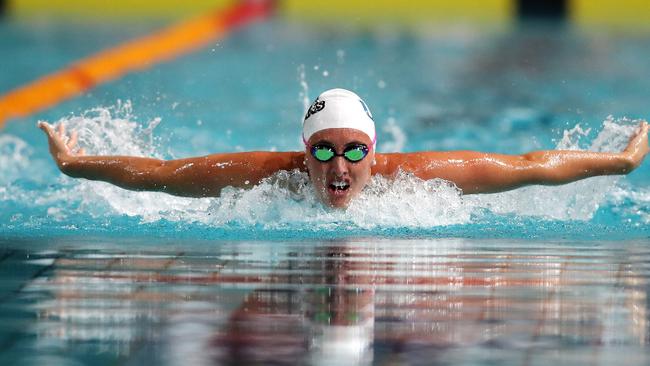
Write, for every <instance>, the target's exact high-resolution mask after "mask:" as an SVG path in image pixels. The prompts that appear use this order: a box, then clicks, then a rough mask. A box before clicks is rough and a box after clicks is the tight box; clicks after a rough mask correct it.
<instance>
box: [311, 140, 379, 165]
mask: <svg viewBox="0 0 650 366" xmlns="http://www.w3.org/2000/svg"><path fill="white" fill-rule="evenodd" d="M309 150H310V151H311V156H313V157H314V158H315V159H316V160H318V161H320V162H322V163H325V162H328V161H330V160H332V159H334V157H335V156H342V157H343V158H345V160H347V161H349V162H351V163H358V162H360V161H361V160H363V158H365V157H366V155H368V151H370V150H369V149H368V146H366V145H364V144H353V145H348V146H346V147H345V149H344V150H343V154H337V153H336V150H335V149H334V146H331V145H327V144H316V145H313V146H311V148H310V149H309Z"/></svg>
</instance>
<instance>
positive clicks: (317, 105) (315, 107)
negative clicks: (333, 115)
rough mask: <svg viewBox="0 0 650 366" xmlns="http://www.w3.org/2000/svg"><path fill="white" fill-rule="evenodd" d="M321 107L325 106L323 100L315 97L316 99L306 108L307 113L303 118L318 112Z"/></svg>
mask: <svg viewBox="0 0 650 366" xmlns="http://www.w3.org/2000/svg"><path fill="white" fill-rule="evenodd" d="M323 108H325V101H324V100H318V98H316V100H315V101H314V103H313V104H312V105H311V107H309V109H307V114H306V115H305V119H307V118H309V117H311V115H313V114H315V113H318V112H320V111H322V110H323Z"/></svg>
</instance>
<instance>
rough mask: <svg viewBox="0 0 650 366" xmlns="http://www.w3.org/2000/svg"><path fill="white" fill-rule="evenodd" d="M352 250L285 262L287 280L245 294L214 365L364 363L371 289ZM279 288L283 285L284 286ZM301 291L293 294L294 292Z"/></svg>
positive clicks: (218, 340)
mask: <svg viewBox="0 0 650 366" xmlns="http://www.w3.org/2000/svg"><path fill="white" fill-rule="evenodd" d="M354 249H355V248H354V246H353V245H347V244H345V243H340V244H335V245H330V246H326V247H320V248H317V249H316V250H315V252H314V253H312V254H311V258H309V259H307V260H305V259H304V258H300V257H296V260H295V261H293V260H289V261H288V263H287V267H288V269H293V270H298V271H297V272H296V273H294V274H289V275H283V274H282V272H283V270H282V269H280V270H279V271H278V274H271V275H270V278H269V279H268V281H269V282H270V283H275V282H283V283H284V285H290V286H289V289H278V288H273V287H271V288H262V289H258V290H255V291H252V292H251V293H250V294H248V295H247V296H246V297H245V299H244V301H243V302H242V304H241V305H240V306H239V308H238V309H237V310H235V311H234V313H233V314H232V315H231V316H230V318H229V321H228V324H227V325H226V326H225V327H224V331H223V333H220V334H218V335H217V336H216V337H215V338H214V341H213V346H214V347H216V348H220V349H221V350H219V351H217V352H215V354H217V355H219V356H220V358H221V359H219V360H218V361H220V362H225V363H238V364H241V363H243V364H247V363H253V364H269V363H273V364H278V363H279V364H305V363H308V364H312V365H341V364H346V365H365V364H370V363H371V362H372V343H373V333H374V331H373V324H374V302H373V300H374V289H373V288H372V286H371V282H372V280H371V278H370V277H369V276H366V275H361V276H359V275H355V274H354V273H355V272H359V271H364V272H367V271H369V269H370V267H371V266H372V264H371V263H370V262H354V261H353V260H354V258H353V257H354ZM285 281H286V282H285ZM291 285H298V286H301V287H302V286H304V288H305V289H302V290H301V289H299V288H298V287H297V286H296V287H293V286H291Z"/></svg>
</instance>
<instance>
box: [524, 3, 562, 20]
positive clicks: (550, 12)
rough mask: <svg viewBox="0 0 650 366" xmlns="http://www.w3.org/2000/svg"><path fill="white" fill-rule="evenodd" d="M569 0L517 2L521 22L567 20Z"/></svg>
mask: <svg viewBox="0 0 650 366" xmlns="http://www.w3.org/2000/svg"><path fill="white" fill-rule="evenodd" d="M567 2H568V0H517V5H516V6H517V17H518V18H519V19H520V20H565V19H566V18H567V13H568V4H567Z"/></svg>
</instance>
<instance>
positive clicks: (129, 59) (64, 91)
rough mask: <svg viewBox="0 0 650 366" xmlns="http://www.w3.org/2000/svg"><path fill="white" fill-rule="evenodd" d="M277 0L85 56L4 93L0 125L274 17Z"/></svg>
mask: <svg viewBox="0 0 650 366" xmlns="http://www.w3.org/2000/svg"><path fill="white" fill-rule="evenodd" d="M273 5H274V1H273V0H257V1H256V0H244V1H239V2H237V3H236V4H234V5H232V6H230V7H228V8H226V9H220V10H218V11H215V12H211V13H209V14H204V15H201V16H199V17H197V18H194V19H191V20H188V21H185V22H182V23H180V24H176V25H173V26H171V27H169V28H166V29H163V30H161V31H158V32H156V33H153V34H150V35H147V36H144V37H141V38H137V39H134V40H131V41H128V42H126V43H124V44H121V45H118V46H116V47H113V48H109V49H106V50H104V51H101V52H99V53H97V54H94V55H92V56H90V57H87V58H84V59H81V60H79V61H77V62H75V63H73V64H72V65H70V66H69V67H66V68H64V69H62V70H60V71H57V72H55V73H52V74H49V75H46V76H44V77H42V78H40V79H38V80H36V81H34V82H32V83H29V84H27V85H24V86H21V87H19V88H17V89H14V90H12V91H10V92H8V93H7V94H5V95H2V96H0V128H2V127H3V126H4V124H5V123H6V122H7V120H9V119H11V118H20V117H26V116H29V115H31V114H33V113H36V112H38V111H41V110H43V109H46V108H49V107H52V106H54V105H56V104H57V103H59V102H61V101H63V100H65V99H68V98H71V97H74V96H77V95H79V94H82V93H83V92H85V91H87V90H89V89H91V88H93V87H95V86H97V85H99V84H102V83H105V82H108V81H111V80H115V79H117V78H119V77H121V76H123V75H124V74H126V73H128V72H131V71H136V70H142V69H146V68H148V67H151V66H152V65H154V64H156V63H158V62H162V61H165V60H169V59H172V58H174V57H176V56H179V55H181V54H184V53H187V52H190V51H193V50H196V49H198V48H201V47H202V46H205V45H206V44H209V43H210V42H213V41H214V40H215V39H217V38H219V37H222V36H224V35H225V34H226V33H227V32H228V31H230V30H233V29H234V28H237V27H241V26H244V25H246V24H249V23H251V22H253V21H255V20H258V19H261V18H265V17H268V16H269V15H270V14H271V12H272V10H273V7H274V6H273Z"/></svg>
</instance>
